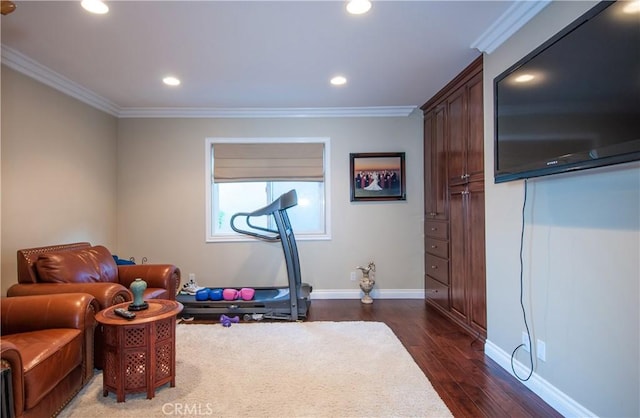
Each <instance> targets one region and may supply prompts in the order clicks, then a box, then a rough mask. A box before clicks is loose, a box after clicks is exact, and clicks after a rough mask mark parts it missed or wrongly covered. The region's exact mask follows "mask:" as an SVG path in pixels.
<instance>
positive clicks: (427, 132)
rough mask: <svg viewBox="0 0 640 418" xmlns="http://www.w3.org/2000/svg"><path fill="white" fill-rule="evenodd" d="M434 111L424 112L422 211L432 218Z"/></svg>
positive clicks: (434, 203)
mask: <svg viewBox="0 0 640 418" xmlns="http://www.w3.org/2000/svg"><path fill="white" fill-rule="evenodd" d="M434 118H435V112H434V111H430V112H426V113H425V114H424V213H425V215H426V216H427V217H430V218H433V217H434V216H435V214H436V202H435V198H434V195H435V191H434V184H433V183H434V181H433V174H432V172H431V171H432V168H433V160H434V157H433V153H432V152H431V151H432V149H433V146H432V143H433V141H434V140H435V138H434V135H433V125H434Z"/></svg>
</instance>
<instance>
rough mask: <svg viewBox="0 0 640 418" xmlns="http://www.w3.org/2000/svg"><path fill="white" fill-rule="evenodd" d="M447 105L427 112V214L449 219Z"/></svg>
mask: <svg viewBox="0 0 640 418" xmlns="http://www.w3.org/2000/svg"><path fill="white" fill-rule="evenodd" d="M445 121H446V106H445V105H440V106H437V107H436V108H434V109H433V110H431V111H429V112H427V113H426V114H425V121H424V157H425V158H424V164H425V172H424V174H425V182H424V183H425V184H424V199H425V214H426V216H427V217H428V218H431V219H447V153H446V148H445V141H444V139H445Z"/></svg>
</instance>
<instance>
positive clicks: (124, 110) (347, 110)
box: [2, 45, 417, 118]
mask: <svg viewBox="0 0 640 418" xmlns="http://www.w3.org/2000/svg"><path fill="white" fill-rule="evenodd" d="M2 64H4V65H6V66H7V67H9V68H11V69H13V70H15V71H18V72H19V73H22V74H24V75H26V76H27V77H31V78H33V79H35V80H37V81H39V82H41V83H43V84H45V85H47V86H49V87H52V88H54V89H56V90H58V91H60V92H62V93H64V94H66V95H68V96H71V97H73V98H75V99H78V100H80V101H81V102H83V103H86V104H88V105H90V106H93V107H95V108H96V109H98V110H102V111H103V112H106V113H108V114H110V115H113V116H115V117H118V118H330V117H406V116H409V115H410V114H411V113H412V112H413V111H414V110H415V109H416V107H417V106H371V107H319V108H313V107H309V108H151V107H144V108H143V107H120V106H118V105H116V104H115V103H113V102H111V101H109V100H107V99H105V98H104V97H101V96H99V95H98V94H96V93H94V92H93V91H91V90H89V89H87V88H85V87H83V86H81V85H79V84H78V83H76V82H74V81H71V80H69V79H68V78H66V77H64V76H63V75H61V74H58V73H56V72H55V71H53V70H51V69H50V68H48V67H45V66H44V65H42V64H40V63H39V62H37V61H35V60H33V59H31V58H29V57H27V56H26V55H24V54H22V53H20V52H18V51H16V50H15V49H13V48H10V47H8V46H6V45H2Z"/></svg>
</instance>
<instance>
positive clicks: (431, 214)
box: [429, 212, 437, 216]
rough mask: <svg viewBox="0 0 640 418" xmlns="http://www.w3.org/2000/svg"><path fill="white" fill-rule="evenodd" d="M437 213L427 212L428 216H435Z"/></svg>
mask: <svg viewBox="0 0 640 418" xmlns="http://www.w3.org/2000/svg"><path fill="white" fill-rule="evenodd" d="M436 215H437V213H436V212H429V216H436Z"/></svg>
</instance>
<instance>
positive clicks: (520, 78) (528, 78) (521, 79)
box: [514, 74, 535, 83]
mask: <svg viewBox="0 0 640 418" xmlns="http://www.w3.org/2000/svg"><path fill="white" fill-rule="evenodd" d="M534 78H535V77H534V76H533V75H531V74H522V75H520V76H518V77H516V78H515V79H514V81H515V82H517V83H526V82H528V81H531V80H533V79H534Z"/></svg>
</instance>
